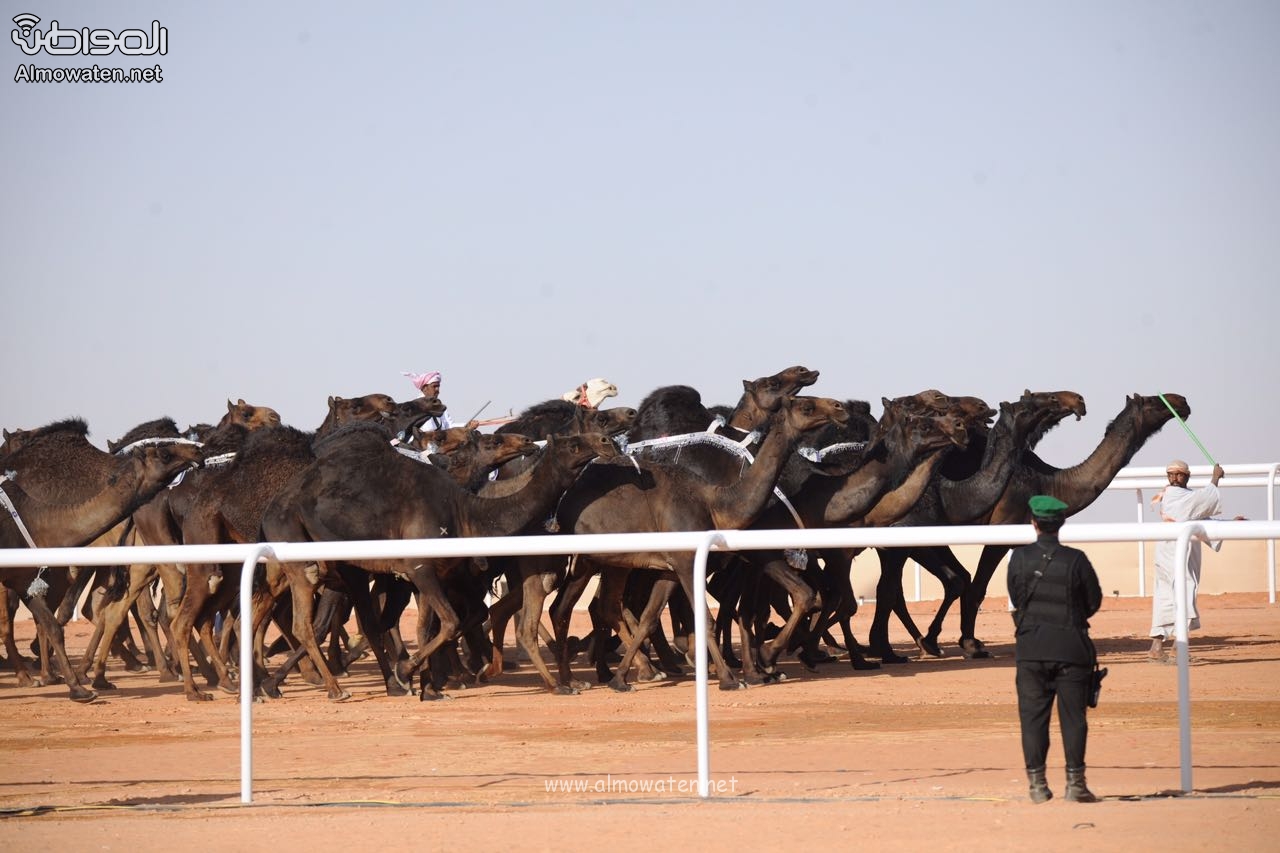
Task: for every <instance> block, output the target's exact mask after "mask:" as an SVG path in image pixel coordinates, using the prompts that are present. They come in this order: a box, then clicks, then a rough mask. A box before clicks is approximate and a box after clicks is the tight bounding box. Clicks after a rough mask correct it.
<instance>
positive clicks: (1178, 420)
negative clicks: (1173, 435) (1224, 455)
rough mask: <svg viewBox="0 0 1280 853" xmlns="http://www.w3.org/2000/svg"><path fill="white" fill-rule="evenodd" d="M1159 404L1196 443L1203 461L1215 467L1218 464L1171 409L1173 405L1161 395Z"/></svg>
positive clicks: (1180, 417)
mask: <svg viewBox="0 0 1280 853" xmlns="http://www.w3.org/2000/svg"><path fill="white" fill-rule="evenodd" d="M1160 402H1162V403H1164V404H1165V405H1166V406H1168V408H1169V411H1170V413H1172V414H1173V418H1174V420H1176V421H1177V422H1178V423H1180V424H1182V428H1183V429H1185V430H1186V431H1187V435H1189V436H1191V440H1192V441H1194V442H1195V443H1196V447H1198V448H1200V452H1201V453H1203V454H1204V458H1205V459H1208V460H1209V464H1210V465H1217V464H1218V463H1217V462H1216V461H1215V460H1214V458H1213V457H1212V456H1210V455H1209V451H1207V450H1205V449H1204V445H1203V444H1201V443H1200V439H1198V438H1196V434H1195V433H1194V432H1192V431H1191V427H1189V426H1187V422H1186V421H1184V420H1183V419H1182V416H1181V415H1179V414H1178V413H1177V411H1176V410H1175V409H1174V408H1173V404H1171V403H1170V402H1169V401H1168V400H1167V399H1166V398H1165V396H1164V395H1163V394H1161V395H1160Z"/></svg>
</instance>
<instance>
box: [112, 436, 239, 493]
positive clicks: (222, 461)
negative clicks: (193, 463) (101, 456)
mask: <svg viewBox="0 0 1280 853" xmlns="http://www.w3.org/2000/svg"><path fill="white" fill-rule="evenodd" d="M159 444H190V445H192V446H193V447H204V442H202V441H196V440H195V439H194V438H175V437H173V436H157V437H155V438H140V439H138V440H137V441H135V442H133V443H132V444H126V445H125V446H124V447H121V448H120V449H118V450H117V451H116V456H124V455H125V454H126V453H129V452H130V451H132V450H136V449H137V448H139V447H154V446H156V445H159ZM235 458H236V454H235V451H231V452H230V453H220V454H218V455H217V456H210V457H208V458H206V459H205V460H204V461H203V462H201V463H200V467H202V468H217V467H218V466H219V465H226V464H227V463H228V462H230V461H231V460H232V459H235ZM190 470H191V469H190V468H183V469H182V470H181V471H179V472H178V473H177V474H175V475H174V477H173V479H172V480H170V481H169V486H168V488H170V489H172V488H174V487H176V486H178V485H181V483H182V481H183V479H184V478H185V477H186V476H187V472H188V471H190Z"/></svg>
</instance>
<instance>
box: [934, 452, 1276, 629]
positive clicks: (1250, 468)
mask: <svg viewBox="0 0 1280 853" xmlns="http://www.w3.org/2000/svg"><path fill="white" fill-rule="evenodd" d="M1189 467H1190V468H1191V480H1190V481H1189V482H1188V485H1189V486H1190V487H1191V488H1193V489H1198V488H1200V487H1201V486H1204V485H1206V484H1207V483H1208V482H1209V478H1210V476H1211V475H1212V474H1213V466H1212V465H1191V466H1189ZM1222 471H1223V474H1224V476H1223V478H1222V479H1221V480H1220V481H1219V482H1218V488H1220V489H1225V488H1241V487H1246V486H1248V487H1253V488H1258V487H1262V488H1265V489H1266V490H1267V521H1275V520H1276V480H1277V477H1278V476H1280V462H1247V463H1241V464H1234V463H1233V464H1231V465H1223V466H1222ZM1167 485H1169V476H1168V474H1167V473H1166V472H1165V469H1164V468H1155V467H1134V468H1121V469H1120V471H1119V472H1117V474H1116V476H1115V479H1114V480H1112V481H1111V483H1110V484H1108V486H1107V488H1106V491H1115V490H1119V489H1133V490H1134V491H1135V493H1136V495H1137V498H1138V523H1139V524H1142V523H1143V522H1145V521H1146V505H1145V504H1144V502H1143V494H1142V490H1143V489H1152V490H1159V489H1163V488H1164V487H1165V486H1167ZM917 583H918V581H917ZM918 588H919V587H918V586H917V590H918ZM1146 594H1147V551H1146V547H1145V543H1143V542H1139V543H1138V595H1139V596H1140V597H1145V596H1146ZM1267 597H1268V600H1269V601H1270V602H1271V603H1272V604H1275V603H1276V544H1275V542H1272V543H1271V547H1270V548H1268V549H1267Z"/></svg>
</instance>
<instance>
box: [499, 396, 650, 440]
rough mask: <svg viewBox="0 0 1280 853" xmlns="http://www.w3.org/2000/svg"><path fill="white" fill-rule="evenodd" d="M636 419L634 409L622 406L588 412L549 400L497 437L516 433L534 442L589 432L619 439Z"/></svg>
mask: <svg viewBox="0 0 1280 853" xmlns="http://www.w3.org/2000/svg"><path fill="white" fill-rule="evenodd" d="M635 417H636V410H635V409H628V408H625V407H622V406H618V407H615V408H612V409H588V408H587V407H585V406H579V405H577V404H576V403H569V402H566V401H564V400H547V401H546V402H544V403H535V404H534V405H532V406H530V407H529V408H527V409H525V410H524V411H523V412H521V413H520V416H519V417H518V418H516V419H515V420H513V421H509V422H508V423H505V424H503V425H502V426H500V427H498V428H497V429H496V430H494V433H495V434H496V435H504V434H507V433H515V434H516V435H525V436H528V437H529V438H531V439H533V440H535V441H541V440H543V439H545V438H550V437H551V436H553V435H581V434H582V433H586V432H599V433H604V434H605V435H616V434H618V433H619V432H624V431H626V430H627V429H629V428H630V426H631V424H632V422H634V420H635Z"/></svg>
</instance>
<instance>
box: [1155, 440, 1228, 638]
mask: <svg viewBox="0 0 1280 853" xmlns="http://www.w3.org/2000/svg"><path fill="white" fill-rule="evenodd" d="M1165 473H1167V474H1168V475H1169V485H1168V486H1166V487H1165V489H1164V491H1163V492H1162V493H1161V494H1159V495H1156V497H1155V498H1153V501H1152V502H1153V503H1154V504H1155V506H1156V509H1157V510H1158V511H1159V513H1160V518H1161V520H1162V521H1199V520H1201V519H1205V518H1209V517H1210V516H1213V515H1216V514H1217V513H1218V512H1219V511H1220V509H1221V504H1222V495H1221V493H1220V492H1219V491H1218V481H1219V480H1221V479H1222V474H1223V471H1222V466H1221V465H1217V464H1215V465H1214V466H1213V475H1212V476H1211V477H1210V480H1209V485H1207V486H1205V487H1203V488H1200V489H1189V488H1187V481H1188V480H1190V479H1191V468H1190V467H1189V466H1188V465H1187V463H1186V462H1183V461H1182V460H1181V459H1175V460H1173V461H1172V462H1170V463H1169V465H1168V467H1166V468H1165ZM1177 547H1178V543H1177V542H1160V543H1158V544H1157V545H1156V577H1155V581H1156V582H1155V591H1154V593H1153V594H1152V596H1151V650H1150V651H1149V652H1148V653H1147V654H1148V656H1149V657H1150V658H1151V659H1152V660H1164V659H1165V651H1164V641H1165V640H1167V639H1172V638H1173V636H1174V620H1175V616H1174V612H1175V606H1176V603H1177V602H1176V600H1175V598H1174V595H1173V577H1174V575H1173V573H1174V572H1175V571H1177V570H1179V567H1177V566H1175V564H1174V563H1175V561H1174V556H1175V554H1176V552H1177ZM1209 547H1210V548H1212V549H1213V550H1215V551H1217V550H1218V549H1219V548H1221V547H1222V542H1221V541H1217V542H1210V543H1209ZM1199 586H1200V540H1199V539H1195V538H1193V539H1192V540H1191V543H1190V547H1189V549H1188V551H1187V630H1188V631H1194V630H1197V629H1199V627H1200V613H1199V611H1198V610H1196V589H1197V587H1199Z"/></svg>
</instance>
